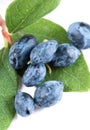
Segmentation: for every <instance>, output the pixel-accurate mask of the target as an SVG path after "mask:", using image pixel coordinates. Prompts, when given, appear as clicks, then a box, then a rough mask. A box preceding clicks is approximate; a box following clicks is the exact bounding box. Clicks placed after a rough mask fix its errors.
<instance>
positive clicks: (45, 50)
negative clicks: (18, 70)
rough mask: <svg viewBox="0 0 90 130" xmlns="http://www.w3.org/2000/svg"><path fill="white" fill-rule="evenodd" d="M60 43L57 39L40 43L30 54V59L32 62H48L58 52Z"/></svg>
mask: <svg viewBox="0 0 90 130" xmlns="http://www.w3.org/2000/svg"><path fill="white" fill-rule="evenodd" d="M57 47H58V43H57V41H55V40H49V41H47V42H42V43H40V44H38V45H37V46H36V47H35V48H34V49H33V50H32V51H31V54H30V61H31V63H32V64H38V63H48V62H50V61H51V60H52V58H53V55H54V53H55V52H56V50H57Z"/></svg>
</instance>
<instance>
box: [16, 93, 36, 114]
mask: <svg viewBox="0 0 90 130" xmlns="http://www.w3.org/2000/svg"><path fill="white" fill-rule="evenodd" d="M14 106H15V110H16V112H17V113H18V114H19V115H21V116H28V115H30V114H31V113H32V112H33V111H34V109H35V104H34V100H33V98H32V97H31V96H30V95H29V94H27V93H25V92H21V91H19V92H18V93H17V94H16V96H15V102H14Z"/></svg>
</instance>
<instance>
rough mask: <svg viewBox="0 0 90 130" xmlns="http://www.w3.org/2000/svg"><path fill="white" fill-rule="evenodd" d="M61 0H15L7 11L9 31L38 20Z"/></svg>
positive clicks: (14, 30)
mask: <svg viewBox="0 0 90 130" xmlns="http://www.w3.org/2000/svg"><path fill="white" fill-rule="evenodd" d="M60 1H61V0H14V1H13V2H12V3H11V4H10V5H9V7H8V8H7V11H6V24H7V27H8V30H9V32H10V33H11V32H16V31H18V30H20V29H22V28H24V27H26V26H27V25H30V24H32V23H34V22H36V21H37V20H38V19H40V18H41V17H43V16H45V15H46V14H48V13H49V12H51V11H52V10H53V9H55V8H56V7H57V6H58V4H59V3H60Z"/></svg>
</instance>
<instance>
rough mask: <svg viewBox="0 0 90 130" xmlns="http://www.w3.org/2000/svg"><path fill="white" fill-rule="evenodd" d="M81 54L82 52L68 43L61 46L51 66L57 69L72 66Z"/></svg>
mask: <svg viewBox="0 0 90 130" xmlns="http://www.w3.org/2000/svg"><path fill="white" fill-rule="evenodd" d="M80 54H81V53H80V51H79V50H78V49H77V48H76V47H75V46H73V45H70V44H67V43H63V44H60V45H59V46H58V49H57V51H56V53H55V54H54V57H53V59H52V61H51V65H53V66H57V67H60V66H69V65H72V64H73V63H74V62H75V61H76V60H77V59H78V57H79V56H80Z"/></svg>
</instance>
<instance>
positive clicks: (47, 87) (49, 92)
mask: <svg viewBox="0 0 90 130" xmlns="http://www.w3.org/2000/svg"><path fill="white" fill-rule="evenodd" d="M63 89H64V85H63V83H62V82H61V81H47V82H45V83H43V84H42V85H41V86H40V87H38V88H37V89H36V91H35V94H34V101H35V103H36V104H37V105H38V106H41V107H50V106H52V105H55V104H56V103H57V102H58V101H60V100H61V98H62V93H63Z"/></svg>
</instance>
